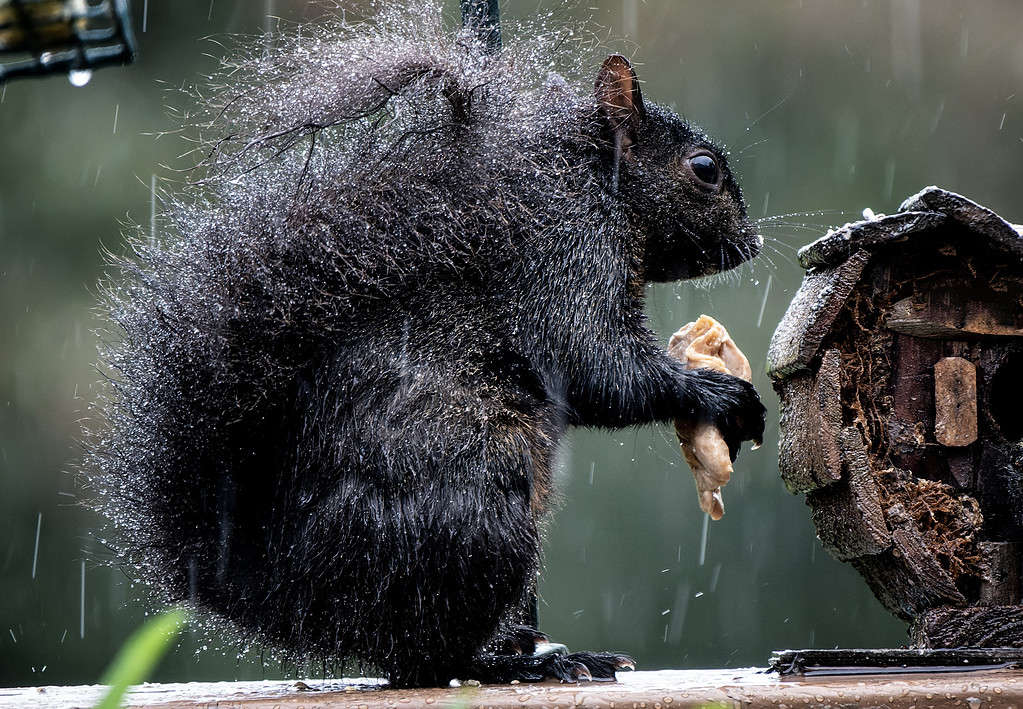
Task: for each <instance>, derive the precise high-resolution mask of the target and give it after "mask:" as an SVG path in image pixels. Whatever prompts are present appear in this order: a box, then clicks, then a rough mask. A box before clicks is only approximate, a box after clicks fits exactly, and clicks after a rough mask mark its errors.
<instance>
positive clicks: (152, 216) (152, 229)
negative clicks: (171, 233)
mask: <svg viewBox="0 0 1023 709" xmlns="http://www.w3.org/2000/svg"><path fill="white" fill-rule="evenodd" d="M149 243H150V245H152V246H155V245H156V175H155V174H153V175H150V177H149Z"/></svg>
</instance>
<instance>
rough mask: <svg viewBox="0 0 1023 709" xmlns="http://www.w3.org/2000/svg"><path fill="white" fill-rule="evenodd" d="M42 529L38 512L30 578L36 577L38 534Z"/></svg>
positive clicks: (41, 517) (41, 515)
mask: <svg viewBox="0 0 1023 709" xmlns="http://www.w3.org/2000/svg"><path fill="white" fill-rule="evenodd" d="M42 528H43V513H42V512H40V513H39V516H38V517H37V518H36V546H35V550H34V551H33V552H32V578H33V579H34V578H35V577H36V562H38V561H39V532H40V530H42Z"/></svg>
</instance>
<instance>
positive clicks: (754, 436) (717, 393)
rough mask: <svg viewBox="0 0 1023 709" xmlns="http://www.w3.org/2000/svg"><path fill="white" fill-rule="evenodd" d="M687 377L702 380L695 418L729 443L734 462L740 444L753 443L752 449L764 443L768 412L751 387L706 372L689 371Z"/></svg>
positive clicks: (730, 454) (726, 375)
mask: <svg viewBox="0 0 1023 709" xmlns="http://www.w3.org/2000/svg"><path fill="white" fill-rule="evenodd" d="M690 374H691V375H692V376H695V377H698V378H699V379H702V380H703V382H702V384H703V386H702V387H701V388H705V393H704V395H703V396H701V397H700V399H701V403H702V404H703V406H702V407H701V409H702V410H700V409H698V410H697V412H696V414H697V419H699V420H702V421H709V422H710V423H713V424H714V426H715V427H716V428H717V429H718V431H719V432H720V433H721V437H722V438H724V439H725V443H727V444H728V454H729V457H730V458H731V459H732V460H733V461H734V460H735V457H736V456H737V455H738V454H739V447H740V446H741V445H742V442H743V441H753V445H754V447H756V446H759V445H760V444H761V443H762V442H763V439H764V424H765V422H766V420H767V409H766V408H764V405H763V404H762V403H761V402H760V395H759V394H757V390H756V389H754V388H753V385H752V384H750V383H749V382H747V381H744V380H742V379H739V378H738V377H733V376H732V375H730V374H723V373H721V372H715V371H713V370H709V369H696V370H692V371H691V372H690Z"/></svg>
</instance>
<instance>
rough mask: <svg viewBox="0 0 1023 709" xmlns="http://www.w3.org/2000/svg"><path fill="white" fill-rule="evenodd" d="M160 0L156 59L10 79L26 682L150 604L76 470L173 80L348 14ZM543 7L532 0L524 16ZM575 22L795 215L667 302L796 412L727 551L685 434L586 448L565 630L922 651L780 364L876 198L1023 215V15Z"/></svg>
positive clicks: (747, 477)
mask: <svg viewBox="0 0 1023 709" xmlns="http://www.w3.org/2000/svg"><path fill="white" fill-rule="evenodd" d="M409 1H410V2H412V1H414V0H409ZM449 1H450V2H451V4H452V6H453V9H454V6H455V4H456V3H455V0H449ZM144 5H145V4H144V2H143V0H135V2H134V8H133V11H134V15H135V27H136V31H137V32H138V38H139V45H140V52H139V59H138V61H137V63H136V64H135V65H133V66H131V67H128V68H123V69H122V68H108V69H103V70H101V71H98V72H97V73H96V75H95V76H94V78H93V79H92V81H91V82H90V83H89V84H88V85H87V86H85V87H83V88H73V87H72V86H71V85H70V84H69V83H68V80H67V78H66V77H53V78H48V79H44V80H38V79H36V80H31V81H18V82H14V83H11V84H10V85H8V86H6V87H4V88H0V91H2V94H0V164H2V165H3V170H2V171H0V685H26V684H64V683H84V682H93V681H95V680H96V679H97V677H98V676H99V674H100V672H101V671H102V669H103V667H104V666H105V664H106V663H107V662H108V661H109V659H110V658H111V657H112V655H113V653H114V652H115V650H116V649H117V647H118V646H119V645H120V643H121V642H122V641H123V640H124V638H125V637H126V636H127V635H128V634H129V632H130V631H131V629H133V628H134V627H136V626H137V625H138V624H139V623H140V622H141V620H142V618H143V615H144V613H145V611H146V609H147V606H146V603H145V601H144V596H145V594H144V591H143V590H142V589H140V588H137V587H135V588H133V587H131V586H130V584H129V583H128V582H127V580H126V579H125V578H124V577H123V576H122V575H121V574H119V573H118V572H116V571H113V570H110V569H107V568H103V567H102V566H100V565H99V564H98V563H96V561H95V560H94V559H92V560H91V559H90V557H91V555H93V554H95V553H97V552H98V551H99V546H98V544H96V542H95V541H94V540H93V538H92V537H91V536H90V531H89V530H90V529H91V528H92V527H94V525H95V524H96V520H95V519H94V518H93V517H92V516H91V515H90V514H89V513H87V512H86V511H84V510H82V509H80V508H78V507H77V506H76V503H75V487H74V482H73V478H72V476H71V475H70V474H69V472H68V471H69V470H71V469H72V468H73V465H74V461H75V459H76V456H77V454H78V453H77V450H76V444H75V437H76V434H77V431H78V420H79V418H80V417H81V416H83V415H84V414H85V405H86V403H87V402H88V400H89V398H90V397H91V391H92V382H93V381H94V380H95V379H96V374H95V372H94V370H93V368H92V363H93V360H94V357H95V341H94V339H93V336H92V334H91V330H92V328H94V327H95V326H96V324H97V323H96V320H95V315H94V313H93V312H92V307H93V303H94V288H95V286H94V284H95V283H96V280H97V278H98V276H99V274H100V271H101V256H100V249H101V246H106V247H109V248H111V249H113V250H115V251H116V250H118V249H119V248H120V243H121V237H120V228H121V223H122V222H124V221H126V220H127V221H136V222H140V223H142V224H148V220H149V217H150V180H151V177H152V175H153V174H154V173H157V174H163V175H164V176H168V175H169V173H167V172H166V171H162V172H161V169H160V167H159V165H160V164H165V163H169V162H172V161H174V159H175V156H177V155H179V154H180V153H182V152H184V147H183V146H182V144H181V143H180V141H178V140H177V139H175V138H173V137H172V136H165V137H163V138H160V139H157V138H156V137H155V135H154V134H155V133H158V132H159V131H161V130H165V129H168V128H173V127H174V125H175V123H174V120H173V119H172V118H170V117H169V116H168V114H167V110H166V108H165V104H166V103H167V102H168V95H167V89H169V88H170V89H173V88H175V87H178V86H180V85H182V84H184V83H189V82H192V81H195V80H196V79H197V78H198V77H199V76H200V75H201V74H202V73H203V72H206V71H209V70H210V69H212V67H213V66H214V63H215V62H214V60H213V59H212V58H211V57H210V55H211V54H212V55H217V54H218V53H219V52H220V51H221V49H220V47H219V46H218V45H216V44H214V43H211V42H209V41H205V40H204V39H203V38H204V37H207V36H209V35H223V34H224V33H255V32H260V31H262V30H263V29H265V28H266V27H268V26H270V25H272V24H273V21H272V20H268V19H267V15H268V14H271V15H276V16H280V17H283V18H287V19H291V20H301V19H303V18H310V17H315V16H319V15H320V14H322V12H323V8H322V6H319V5H312V6H310V5H309V3H306V2H299V1H297V0H292V1H288V2H286V1H285V0H276V1H274V2H266V1H265V0H149V2H148V3H147V5H148V7H146V6H144ZM340 5H341V7H343V8H346V9H353V10H355V11H357V10H358V9H357V8H349V7H348V3H346V2H345V0H341V2H340ZM538 7H543V8H545V9H546V7H547V5H546V4H543V3H541V4H540V5H538V4H537V3H536V2H525V1H523V0H506V1H505V3H504V12H505V14H506V16H507V17H515V16H525V15H529V14H530V13H534V12H536V11H537V9H538ZM143 13H144V14H145V15H146V18H145V29H144V30H143V26H142V20H143ZM558 15H559V20H558V21H560V22H566V23H570V24H572V23H575V24H578V23H580V22H582V21H583V20H585V19H586V18H592V22H593V23H595V25H596V26H597V28H598V31H599V33H600V34H601V36H603V37H609V38H610V39H608V40H607V44H608V47H609V48H615V49H621V50H623V51H625V52H626V53H627V54H629V55H632V56H634V57H635V59H636V61H637V62H638V67H637V68H638V72H639V75H640V77H641V78H642V79H643V80H644V81H645V82H646V83H645V85H644V94H645V96H646V97H647V100H654V101H659V102H663V103H667V104H670V105H672V106H673V107H675V108H676V109H677V110H678V111H680V112H681V113H683V114H685V115H686V116H687V117H689V118H690V119H692V120H694V121H696V122H698V123H700V124H702V125H703V126H705V127H706V128H707V129H708V130H709V131H710V132H711V133H712V134H714V135H716V136H718V137H719V138H720V139H721V140H723V141H724V142H726V143H727V144H728V145H729V146H730V147H731V150H732V156H733V157H732V159H733V163H734V164H735V166H736V167H737V169H738V172H739V173H740V175H741V180H742V185H743V188H744V190H745V193H746V197H747V199H748V201H749V204H750V211H751V213H752V214H753V215H754V216H756V217H761V216H772V215H783V214H788V213H796V214H794V215H793V216H789V217H784V218H781V219H779V220H777V221H772V222H770V223H772V224H774V226H772V227H771V228H769V229H767V228H766V227H765V231H764V233H765V235H766V236H767V237H768V245H769V246H768V248H767V250H766V252H765V255H764V256H763V257H762V258H761V259H759V260H758V261H757V263H756V264H755V265H754V266H753V267H752V268H748V269H746V270H745V271H743V272H742V273H741V276H740V277H738V278H735V279H733V280H731V281H726V282H724V283H721V284H719V285H718V286H717V287H714V288H705V287H698V286H694V285H691V284H690V285H678V286H659V287H657V288H655V289H653V290H652V291H651V297H650V301H649V311H650V315H651V318H652V322H653V325H654V326H655V328H656V329H657V331H658V332H659V333H661V334H663V336H664V337H665V338H667V336H668V335H669V334H670V333H671V332H672V331H673V330H674V329H675V328H676V327H677V326H678V325H680V324H682V323H684V322H686V321H688V320H690V319H693V318H695V316H697V315H698V314H700V313H701V312H707V313H711V314H713V315H714V316H715V317H717V318H718V319H720V320H721V321H723V322H724V323H726V324H727V325H728V328H729V330H730V331H731V333H732V335H733V336H734V337H735V339H736V340H737V341H738V343H739V345H740V346H741V347H742V348H743V349H744V350H745V351H746V352H747V354H748V355H749V356H750V360H751V362H752V363H753V366H754V370H755V375H754V376H755V379H754V383H755V384H756V385H757V386H758V388H759V389H760V391H761V393H762V394H763V396H764V397H765V399H766V403H767V404H768V408H769V410H770V411H771V412H772V414H771V416H770V418H769V421H768V429H767V438H766V440H765V445H764V448H763V449H762V450H760V451H756V452H752V453H751V452H749V451H748V450H747V451H744V453H743V454H742V456H741V457H740V459H739V461H738V465H737V471H736V475H735V477H734V478H733V482H732V483H731V484H730V485H729V486H728V487H727V488H726V489H725V502H726V509H727V514H726V515H725V517H724V519H723V520H721V521H720V522H715V523H711V524H709V526H708V529H707V536H706V544H705V545H704V544H703V543H702V540H703V535H704V517H703V516H702V515H701V514H700V511H699V508H698V507H697V504H696V495H695V491H694V486H693V483H692V479H691V476H690V473H689V471H688V469H687V468H686V467H685V466H684V465H683V464H682V463H681V461H680V458H679V454H678V450H677V446H676V443H675V441H674V439H673V434H672V433H671V432H670V431H669V430H667V429H644V430H627V431H621V432H619V433H617V434H615V435H606V434H602V433H601V434H597V433H593V432H585V431H577V432H575V433H574V434H573V435H571V436H570V438H569V440H568V442H567V445H566V446H565V450H564V457H563V465H562V466H561V469H560V471H559V477H560V483H561V487H562V489H563V491H564V504H563V507H562V509H561V510H560V512H559V513H558V514H557V516H556V517H555V518H554V520H553V521H552V522H551V524H550V526H549V534H548V540H547V544H546V571H545V573H544V576H543V579H542V584H541V591H542V602H541V617H542V627H543V628H544V629H545V630H546V631H547V632H549V633H550V634H551V635H552V636H553V637H555V638H556V639H557V640H559V641H562V642H565V643H567V644H568V645H569V646H571V647H573V648H576V649H583V648H592V649H606V648H615V649H620V650H624V651H628V652H630V653H633V654H634V655H635V656H636V657H637V658H638V660H639V664H640V667H641V668H648V669H649V668H661V667H712V666H726V667H734V666H745V665H757V664H759V665H762V664H764V662H765V661H766V659H767V657H768V654H769V653H770V651H771V650H772V649H776V648H783V647H809V646H814V647H831V646H835V645H842V646H846V647H849V646H893V645H899V644H901V643H903V642H904V641H905V628H904V627H903V625H902V624H901V623H900V622H898V621H896V620H895V619H894V618H892V617H891V616H889V615H888V614H887V613H886V612H885V611H884V610H883V609H882V608H881V606H880V605H879V604H878V603H877V602H876V601H875V600H874V598H873V596H872V595H871V594H870V592H869V591H868V590H867V588H866V586H865V585H864V583H863V582H862V581H861V580H860V578H859V577H858V576H857V575H856V573H855V572H854V571H853V570H852V569H851V568H849V567H847V566H844V565H842V564H839V563H838V562H836V561H834V560H832V559H831V558H829V557H828V555H827V554H826V553H825V552H824V551H823V550H822V549H821V548H820V546H819V543H818V542H817V541H816V538H815V535H814V531H813V528H812V526H811V524H810V520H809V515H808V510H807V508H806V507H805V505H804V504H803V502H802V500H801V499H799V498H797V497H793V496H791V495H789V494H788V493H786V492H785V490H784V488H783V487H782V484H781V482H780V480H779V478H778V470H777V461H776V459H775V451H776V450H777V433H778V423H777V414H776V413H775V412H776V403H777V401H776V399H775V397H774V394H773V392H772V391H771V388H770V385H769V383H768V381H767V378H766V376H765V375H764V374H763V369H764V361H765V352H766V348H767V343H768V339H769V337H770V334H771V332H772V329H773V326H774V324H775V323H776V322H777V321H778V320H779V318H780V317H781V315H782V313H783V312H784V310H785V307H786V305H787V303H788V301H789V299H790V298H791V296H792V294H793V293H794V291H795V289H796V288H797V287H798V285H799V282H800V278H801V273H800V271H799V269H798V268H797V267H796V265H795V263H794V247H796V246H798V245H801V244H803V243H806V242H808V241H810V240H811V239H813V238H815V237H816V236H818V235H819V234H821V233H823V232H824V231H825V229H826V227H827V225H830V224H841V223H843V222H845V221H849V220H853V219H856V218H858V216H859V214H860V212H861V211H862V209H863V208H864V207H868V206H869V207H871V208H873V209H874V210H875V211H877V212H888V211H893V210H894V209H895V207H896V206H897V205H898V203H899V202H900V201H901V199H902V198H904V197H905V196H907V195H909V194H911V193H913V192H915V191H917V190H918V189H920V188H921V187H923V186H925V185H928V184H938V185H942V186H944V187H948V188H950V189H953V190H957V191H960V192H963V193H964V194H966V195H968V196H970V197H973V198H975V199H977V200H978V201H980V202H982V203H983V204H985V205H988V206H990V207H992V208H994V209H995V210H996V211H999V212H1000V213H1002V214H1003V215H1004V216H1005V217H1006V218H1008V219H1009V220H1011V221H1023V206H1021V205H1019V204H1018V202H1019V199H1018V197H1019V194H1020V187H1021V178H1023V110H1021V108H1023V91H1021V86H1023V39H1021V33H1020V29H1021V27H1023V4H1021V3H1019V2H1017V1H1016V0H1004V1H1002V2H994V1H992V2H976V1H972V2H967V1H966V0H962V1H960V2H954V1H952V0H927V1H926V2H924V1H923V0H899V1H893V2H879V1H877V0H862V1H861V0H856V1H855V2H853V1H847V2H839V1H837V0H805V2H804V1H797V0H785V1H784V2H770V3H754V2H738V1H735V0H729V1H727V2H725V1H723V0H699V1H697V0H687V1H685V2H683V1H681V0H679V1H670V0H646V1H645V2H639V1H637V0H594V1H593V2H588V3H580V4H579V5H576V6H572V7H567V8H566V7H564V6H561V8H560V9H559V10H558ZM1018 92H1019V93H1020V94H1021V95H1019V96H1017V93H1018ZM170 100H171V102H172V103H177V104H180V99H179V98H178V97H177V96H173V95H172V96H171V97H170ZM801 213H809V214H801ZM37 529H38V530H39V533H38V547H37V545H36V537H37ZM83 562H84V563H83ZM83 569H84V572H83ZM33 571H34V575H33ZM83 579H84V587H83ZM203 642H204V640H203V638H201V637H200V636H198V635H188V634H186V636H185V638H184V640H183V641H182V643H181V644H180V646H179V647H178V648H177V649H176V650H175V652H174V654H173V655H172V656H171V657H170V658H168V659H167V660H166V661H165V662H164V663H163V665H162V666H161V668H160V670H159V673H158V676H157V677H156V679H161V680H177V681H187V680H199V679H214V678H221V679H229V678H260V677H275V676H279V675H280V668H279V667H278V666H276V665H274V664H272V663H270V662H267V663H265V664H264V663H261V662H260V661H259V660H258V657H256V658H251V657H246V658H242V659H238V658H237V657H236V656H235V653H234V652H233V651H231V650H230V648H227V649H226V654H225V652H223V651H221V650H217V651H212V650H211V651H207V652H201V651H200V648H201V647H202V645H203Z"/></svg>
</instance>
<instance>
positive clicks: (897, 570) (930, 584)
mask: <svg viewBox="0 0 1023 709" xmlns="http://www.w3.org/2000/svg"><path fill="white" fill-rule="evenodd" d="M886 517H887V519H888V525H889V528H890V529H891V533H892V548H891V549H888V550H887V551H884V552H882V553H881V554H877V555H875V556H865V557H860V558H858V559H852V560H850V561H851V563H852V565H853V566H854V567H855V568H856V570H857V571H859V572H860V574H861V575H862V576H863V578H864V579H865V580H866V581H867V584H868V585H869V586H870V588H871V590H872V591H873V592H874V595H875V596H877V599H878V600H879V601H881V604H882V605H883V606H884V607H885V608H887V609H888V610H889V611H891V612H892V613H894V614H895V615H897V616H899V617H900V618H902V619H903V620H906V621H911V620H913V618H914V617H916V616H917V615H919V614H920V613H923V612H924V611H926V610H927V609H929V608H933V607H935V606H943V605H965V604H966V598H965V597H964V596H963V594H962V593H960V591H959V589H958V588H956V585H955V583H954V582H953V581H952V577H951V576H949V575H948V573H947V572H946V571H945V570H944V569H942V568H941V566H940V565H939V564H938V562H937V561H936V560H935V558H934V555H933V552H932V550H931V549H930V548H928V546H927V544H926V543H925V542H924V540H923V538H922V537H921V536H920V532H919V530H918V529H917V527H916V523H915V522H914V521H913V519H912V518H911V517H910V516H909V514H908V513H907V512H906V510H905V509H904V508H903V507H902V505H900V504H898V503H896V504H894V505H892V506H891V507H889V508H888V509H887V510H886Z"/></svg>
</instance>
